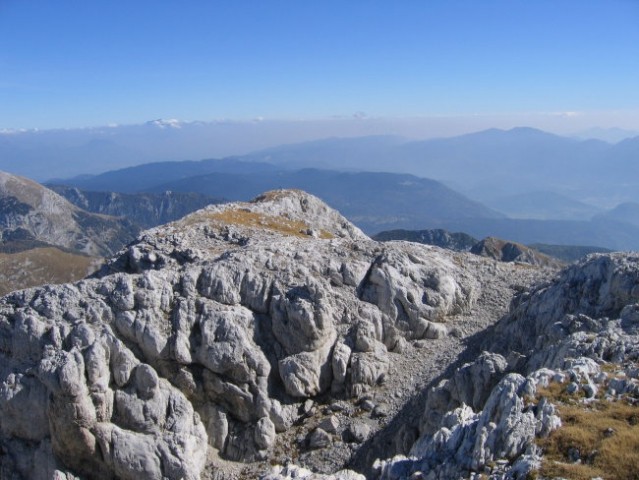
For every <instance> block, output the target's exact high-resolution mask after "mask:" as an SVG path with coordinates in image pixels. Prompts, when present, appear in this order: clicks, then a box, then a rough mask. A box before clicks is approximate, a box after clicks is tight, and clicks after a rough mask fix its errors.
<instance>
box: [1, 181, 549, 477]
mask: <svg viewBox="0 0 639 480" xmlns="http://www.w3.org/2000/svg"><path fill="white" fill-rule="evenodd" d="M539 275H542V276H543V275H544V273H543V272H542V271H540V270H535V269H530V268H521V267H518V266H517V265H506V264H499V263H497V262H494V261H492V260H486V259H482V258H479V257H475V256H470V255H467V254H461V253H455V252H450V251H444V250H440V249H438V248H435V247H427V246H423V245H417V244H412V243H407V242H390V243H386V244H379V243H377V242H375V241H372V240H371V239H369V238H368V237H366V236H365V235H364V234H363V233H362V232H361V231H360V230H358V229H357V228H356V227H354V226H353V225H352V224H350V223H349V222H348V221H347V220H345V219H344V218H343V217H342V216H341V215H339V214H338V213H337V212H335V211H333V210H331V209H330V208H329V207H327V206H326V205H325V204H323V203H322V202H320V201H319V200H318V199H317V198H315V197H313V196H311V195H308V194H305V193H303V192H300V191H275V192H270V193H268V194H265V195H262V196H260V197H258V198H257V199H256V200H254V201H253V202H251V203H236V204H226V205H216V206H209V207H207V208H205V209H203V210H200V211H197V212H195V213H193V214H191V215H188V216H187V217H185V218H184V219H182V220H180V221H178V222H174V223H172V224H169V225H166V226H163V227H158V228H155V229H152V230H149V231H147V232H145V233H143V234H142V235H141V236H140V237H139V238H138V240H137V241H136V242H134V243H133V244H131V245H130V246H128V247H127V248H126V249H124V250H123V251H121V252H120V253H119V254H118V255H116V256H115V257H114V258H113V259H112V260H111V261H110V262H108V263H107V264H106V265H105V266H104V267H103V269H102V270H101V271H100V272H98V273H97V274H96V275H94V277H93V278H89V279H86V280H83V281H81V282H78V283H75V284H67V285H61V286H46V287H42V288H33V289H28V290H24V291H20V292H14V293H12V294H10V295H8V296H6V297H4V298H3V299H2V300H1V301H0V344H1V345H2V348H1V349H0V356H1V358H2V362H0V365H2V368H1V371H0V375H1V377H0V379H1V382H2V383H1V386H0V418H2V422H1V423H0V446H1V447H2V451H3V452H4V454H3V455H2V456H0V471H1V472H2V473H3V475H2V478H47V479H48V478H54V476H55V475H57V476H58V477H55V478H60V477H59V476H60V475H67V477H68V478H71V477H70V476H74V475H79V476H81V477H83V478H84V477H86V478H124V479H129V478H131V479H132V478H136V479H139V478H185V479H189V478H225V477H227V478H228V477H229V476H231V477H233V476H235V477H237V476H242V475H244V476H248V477H249V478H250V477H254V476H256V474H257V473H259V471H265V470H267V465H266V464H264V463H260V462H264V461H267V460H268V461H273V462H276V463H277V462H279V461H281V462H282V463H286V462H287V461H294V462H301V463H303V464H305V465H306V466H307V467H310V468H312V469H314V470H316V471H324V472H326V473H331V472H336V471H338V470H340V469H343V468H345V467H348V466H349V465H350V464H353V465H355V464H356V463H357V462H356V459H355V457H357V455H358V454H359V453H360V452H361V451H362V449H364V448H366V447H367V445H371V441H372V440H374V439H376V438H382V437H383V436H384V430H385V429H386V430H387V426H388V422H389V419H391V418H396V417H397V416H398V415H399V416H401V415H408V414H409V413H411V411H410V408H408V410H407V405H408V406H409V407H410V405H409V404H410V402H408V400H409V398H410V394H409V392H412V391H416V389H417V387H419V386H421V385H426V384H428V382H430V381H431V380H432V379H433V378H435V377H436V376H438V375H440V374H442V373H443V372H444V371H445V370H446V368H447V367H448V365H449V364H450V362H452V361H453V360H454V356H455V355H456V352H459V351H461V350H462V349H463V348H462V345H463V339H464V338H466V337H468V335H471V334H473V333H476V332H477V331H479V330H481V329H483V328H485V327H486V326H487V325H489V324H490V323H492V322H493V321H494V319H495V318H497V317H498V316H499V315H500V314H501V313H503V311H504V309H505V306H506V299H507V298H509V297H510V295H511V294H512V293H513V292H514V291H515V290H520V289H521V288H522V287H521V286H522V285H526V284H529V283H530V282H531V281H532V280H533V279H534V278H536V277H538V276H539ZM431 345H432V347H431ZM424 358H431V359H433V364H432V365H430V366H429V365H424ZM331 412H332V413H331ZM408 438H410V436H408V437H406V438H405V441H404V442H403V443H404V444H406V443H407V442H408V440H407V439H408ZM362 445H363V446H362ZM394 448H395V450H392V449H391V450H392V451H391V450H386V452H387V453H391V454H392V453H393V452H394V451H399V452H401V451H402V450H401V445H396V446H395V447H394ZM317 452H319V454H318V453H317ZM340 452H342V453H340ZM344 452H345V453H344ZM235 462H244V464H245V465H246V466H244V467H243V466H241V464H238V463H235ZM251 462H252V463H251ZM286 468H288V469H289V471H297V472H298V473H299V474H300V475H301V473H300V472H302V471H303V470H299V469H298V470H295V469H296V468H297V467H294V466H293V465H290V466H289V467H286ZM286 468H285V469H284V470H282V469H280V472H282V471H285V470H286ZM340 475H341V476H348V475H351V476H353V475H355V474H353V473H348V472H345V471H343V472H342V473H339V474H338V476H340ZM353 478H354V477H353Z"/></svg>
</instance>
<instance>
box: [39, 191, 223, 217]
mask: <svg viewBox="0 0 639 480" xmlns="http://www.w3.org/2000/svg"><path fill="white" fill-rule="evenodd" d="M48 187H49V189H51V190H53V191H54V192H56V193H58V194H60V195H62V196H63V197H64V198H66V199H67V200H68V201H69V202H71V203H73V204H74V205H75V206H77V207H80V208H82V209H83V210H86V211H88V212H93V213H100V214H104V215H111V216H114V217H124V218H126V219H127V220H128V221H130V222H133V223H134V224H136V225H137V226H139V227H141V228H151V227H155V226H156V225H162V224H164V223H168V222H172V221H174V220H178V219H180V218H182V217H183V216H185V215H187V214H188V213H191V212H193V211H195V210H199V209H200V208H203V207H205V206H206V205H210V204H212V203H220V202H222V201H223V200H222V199H220V198H216V197H211V196H208V195H202V194H199V193H180V192H161V193H118V192H93V191H85V190H80V189H78V188H76V187H67V186H64V185H48Z"/></svg>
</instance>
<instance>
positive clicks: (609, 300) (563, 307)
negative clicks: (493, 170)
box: [376, 254, 639, 479]
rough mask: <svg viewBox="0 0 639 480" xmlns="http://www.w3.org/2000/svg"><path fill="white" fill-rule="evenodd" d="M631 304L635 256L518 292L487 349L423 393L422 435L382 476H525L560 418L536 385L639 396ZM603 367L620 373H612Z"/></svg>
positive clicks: (637, 270)
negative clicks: (425, 397) (541, 442)
mask: <svg viewBox="0 0 639 480" xmlns="http://www.w3.org/2000/svg"><path fill="white" fill-rule="evenodd" d="M637 302H639V255H637V254H610V255H592V256H590V257H588V258H587V259H586V260H583V261H582V262H580V263H579V264H577V265H575V266H571V267H569V268H567V269H566V270H564V271H563V272H561V274H560V275H558V276H557V277H556V278H555V279H554V280H552V281H551V282H548V283H544V284H541V285H539V286H537V287H536V288H534V289H532V290H531V291H530V292H525V293H522V294H521V295H519V296H517V297H515V299H514V300H513V303H512V306H511V312H510V313H509V314H508V315H506V316H505V317H504V318H503V319H501V320H500V321H499V322H498V323H497V324H496V325H495V327H494V328H493V329H491V331H490V332H489V334H488V335H486V338H487V339H488V340H487V341H486V342H485V344H484V347H485V348H487V349H490V350H493V352H492V353H489V352H484V353H483V354H482V355H480V356H479V357H478V358H477V359H476V360H474V361H473V362H471V363H469V364H465V365H463V366H462V367H460V368H458V369H456V370H455V372H454V373H453V375H451V376H450V377H449V378H447V379H445V380H443V381H441V382H440V383H439V384H438V385H436V386H434V387H433V388H432V389H431V390H430V392H429V394H428V400H427V402H426V408H425V411H424V414H423V416H422V418H421V432H422V435H421V437H420V438H419V439H418V440H417V441H416V442H415V443H414V444H413V447H412V449H411V451H410V453H409V455H408V456H401V455H400V456H396V457H394V458H392V459H387V460H380V461H378V462H377V464H376V465H377V470H378V474H379V476H380V477H381V478H384V479H399V478H412V477H411V476H421V478H432V479H437V478H441V479H445V478H467V477H469V476H471V472H484V473H488V477H489V478H494V479H497V478H525V477H526V475H528V474H529V473H530V472H531V471H532V470H534V469H536V468H539V465H540V462H541V459H542V453H543V452H542V451H541V450H540V449H539V448H538V447H537V446H536V443H535V438H537V437H545V436H547V435H548V434H550V433H551V432H552V431H553V430H555V429H556V428H558V427H560V425H561V420H560V419H559V417H558V416H557V415H556V409H555V406H554V405H553V404H552V403H550V402H549V401H548V400H547V398H546V397H545V396H544V394H543V393H541V394H540V395H541V396H540V395H539V394H538V388H540V387H544V388H545V387H548V386H549V384H551V383H559V384H562V385H565V391H566V392H567V393H568V394H574V395H580V398H582V399H583V400H582V401H583V402H589V401H593V400H595V397H596V396H597V395H598V394H599V396H598V397H597V398H604V399H609V400H614V399H618V398H621V397H622V396H628V395H629V396H630V397H631V398H635V399H636V398H637V397H638V394H639V387H638V385H639V383H638V381H637V377H638V376H639V372H638V371H637V369H636V368H631V367H630V366H631V365H633V362H634V361H636V359H637V358H639V335H638V333H639V329H637V319H638V318H639V317H638V316H637V314H636V312H637V311H639V308H638V307H637V305H638V303H637ZM502 355H503V356H502ZM506 356H507V357H506ZM605 364H612V365H613V366H615V365H617V367H615V368H622V370H623V372H621V373H618V374H616V375H615V376H614V377H610V378H609V376H608V374H607V373H606V372H605V371H604V370H603V369H602V365H605ZM624 367H625V368H624ZM535 399H536V400H535ZM533 400H534V401H533ZM576 460H579V459H578V457H576Z"/></svg>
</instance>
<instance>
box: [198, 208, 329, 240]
mask: <svg viewBox="0 0 639 480" xmlns="http://www.w3.org/2000/svg"><path fill="white" fill-rule="evenodd" d="M206 218H207V219H209V220H217V221H220V222H223V223H226V224H231V225H242V226H245V227H252V228H260V229H267V230H272V231H275V232H278V233H282V234H284V235H292V236H296V237H301V238H308V237H309V236H310V234H309V233H308V232H310V231H311V230H312V229H311V227H310V226H309V225H308V224H306V223H304V222H302V221H300V220H291V219H289V218H286V217H274V216H270V215H265V214H263V213H256V212H251V211H250V210H248V209H242V208H230V209H226V210H223V211H221V212H215V213H209V214H206ZM193 220H200V217H199V216H198V217H197V218H194V219H193ZM317 235H318V237H319V238H324V239H330V238H333V237H334V236H333V234H331V233H330V232H327V231H326V230H319V231H318V232H317Z"/></svg>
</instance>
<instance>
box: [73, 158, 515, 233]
mask: <svg viewBox="0 0 639 480" xmlns="http://www.w3.org/2000/svg"><path fill="white" fill-rule="evenodd" d="M252 165H253V164H251V163H247V162H243V161H242V162H239V161H232V160H226V161H218V162H216V161H203V162H188V163H186V164H185V165H181V164H180V163H177V162H176V163H169V164H153V165H148V166H147V165H142V166H139V167H132V168H129V169H125V170H122V171H115V172H109V173H106V174H103V175H98V176H96V177H93V178H90V179H86V180H84V179H78V180H73V179H71V180H70V181H68V183H69V184H72V185H76V186H78V187H96V186H98V187H100V188H104V189H106V190H112V191H118V190H119V189H124V190H125V191H129V186H128V185H130V184H133V183H134V182H135V179H138V178H139V179H141V180H140V189H141V190H145V191H147V192H154V193H158V194H160V193H162V192H166V191H171V192H183V193H187V192H195V193H199V194H201V195H206V196H209V197H223V198H225V199H228V200H249V199H250V198H253V197H254V196H256V195H258V194H259V193H261V192H263V191H265V190H269V189H273V188H299V189H302V190H305V191H308V192H310V193H312V194H314V195H317V196H318V197H320V198H322V200H324V201H325V202H327V203H328V204H329V205H331V206H332V207H333V208H336V209H338V210H340V211H341V212H342V213H343V214H344V215H345V216H346V217H347V218H349V219H350V220H351V221H353V222H354V223H356V224H357V225H358V226H359V227H360V228H362V229H364V230H365V231H366V232H368V233H376V232H378V231H380V230H385V229H388V228H410V227H412V226H414V225H416V224H417V225H420V224H432V223H441V222H445V221H454V220H458V219H466V218H469V219H474V218H503V217H504V216H503V215H502V214H500V213H498V212H496V211H494V210H491V209H489V208H487V207H485V206H483V205H481V204H479V203H477V202H473V201H472V200H470V199H468V198H466V197H464V196H463V195H461V194H459V193H457V192H455V191H453V190H451V189H450V188H448V187H446V186H444V185H442V184H441V183H439V182H436V181H434V180H430V179H426V178H419V177H415V176H413V175H400V174H392V173H382V172H341V171H335V170H318V169H303V170H278V169H268V168H266V167H264V166H263V164H257V168H256V171H252V170H251V168H252ZM182 167H184V168H183V170H179V169H180V168H182ZM165 168H166V170H165ZM192 168H196V169H199V168H202V169H209V171H213V172H212V173H208V174H204V173H201V174H198V175H195V174H193V176H191V175H189V174H191V173H193V170H192ZM215 169H217V170H215ZM178 170H179V171H180V172H181V175H180V177H178V178H175V179H173V180H172V181H167V182H163V183H160V184H156V185H151V179H155V180H154V181H157V179H158V178H171V176H173V175H174V173H173V172H175V171H178ZM152 171H153V172H155V174H151V175H150V174H149V173H150V172H152ZM185 176H186V177H185Z"/></svg>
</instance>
